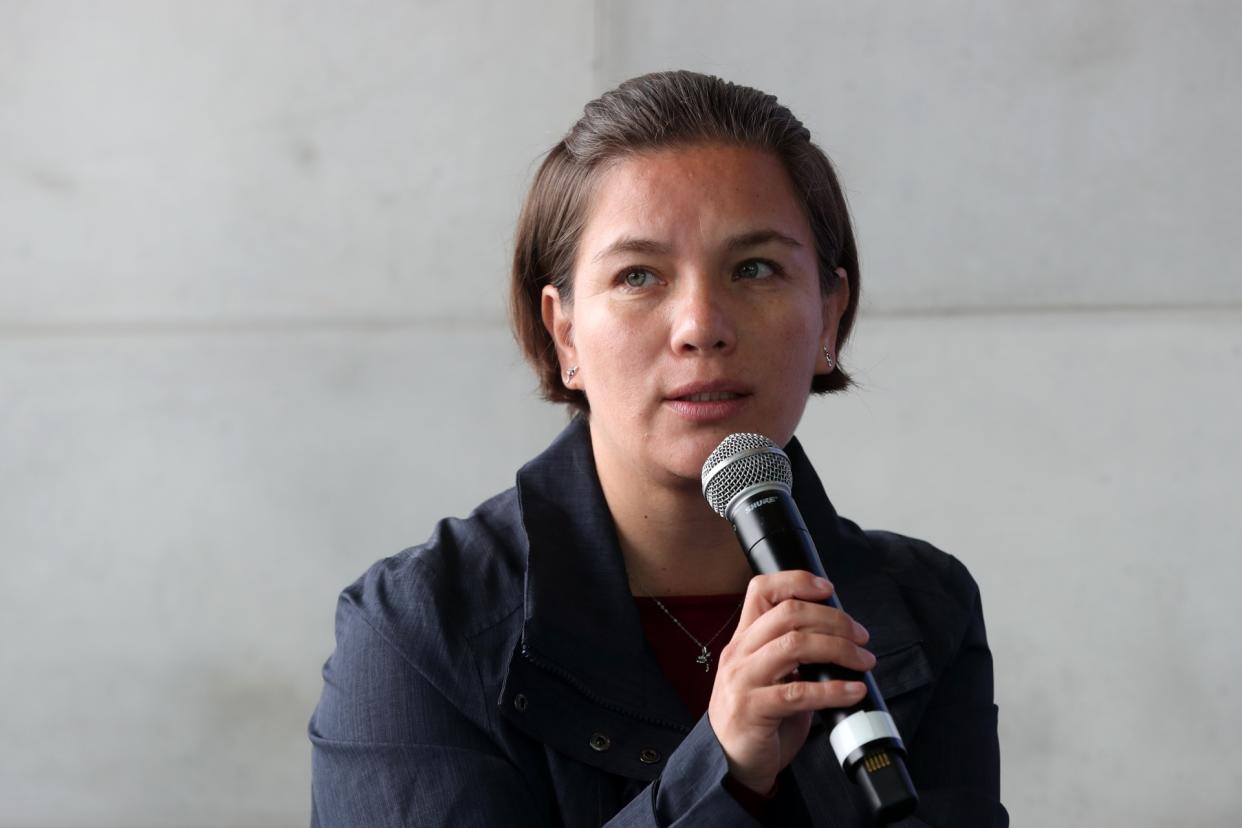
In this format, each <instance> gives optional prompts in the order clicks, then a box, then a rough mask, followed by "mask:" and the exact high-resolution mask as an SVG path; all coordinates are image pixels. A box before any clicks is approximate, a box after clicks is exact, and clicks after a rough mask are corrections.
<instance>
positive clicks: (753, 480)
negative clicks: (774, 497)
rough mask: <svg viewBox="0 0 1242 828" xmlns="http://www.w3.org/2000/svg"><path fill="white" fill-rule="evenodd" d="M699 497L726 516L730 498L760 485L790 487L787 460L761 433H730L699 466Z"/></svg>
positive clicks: (789, 470) (788, 488)
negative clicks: (701, 496)
mask: <svg viewBox="0 0 1242 828" xmlns="http://www.w3.org/2000/svg"><path fill="white" fill-rule="evenodd" d="M702 479H703V496H704V497H705V498H707V502H708V504H709V505H710V506H711V507H712V510H713V511H715V512H716V514H718V515H720V516H721V517H723V518H728V517H729V515H728V514H727V513H726V512H727V510H728V508H729V504H730V503H731V502H732V501H733V498H735V497H737V495H738V494H739V493H741V492H743V491H745V490H746V489H749V488H752V487H753V486H757V485H760V484H763V483H767V484H771V485H774V486H778V487H781V488H784V489H785V490H786V491H789V490H790V489H791V488H792V486H793V470H792V469H791V468H790V465H789V457H787V456H786V455H785V452H783V451H781V449H780V446H778V445H776V443H773V442H772V441H771V440H769V439H768V438H767V437H764V436H763V435H762V434H746V433H738V434H730V435H729V436H728V437H726V438H724V439H723V440H721V441H720V445H718V446H716V449H715V450H714V451H713V452H712V453H711V454H710V455H708V457H707V461H706V462H705V463H704V464H703V478H702Z"/></svg>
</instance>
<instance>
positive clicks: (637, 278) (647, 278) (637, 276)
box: [621, 268, 659, 289]
mask: <svg viewBox="0 0 1242 828" xmlns="http://www.w3.org/2000/svg"><path fill="white" fill-rule="evenodd" d="M621 278H622V281H623V282H624V284H625V286H626V287H627V288H635V289H637V288H645V287H651V286H652V285H654V284H655V283H656V282H658V281H659V280H658V279H656V275H655V274H654V273H652V272H651V271H650V270H643V269H642V268H635V269H634V270H629V271H626V273H625V275H624V276H622V277H621Z"/></svg>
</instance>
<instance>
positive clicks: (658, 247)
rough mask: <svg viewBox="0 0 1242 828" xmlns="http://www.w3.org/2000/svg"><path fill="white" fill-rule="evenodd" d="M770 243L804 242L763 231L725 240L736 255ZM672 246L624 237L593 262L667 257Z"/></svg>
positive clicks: (596, 256) (730, 250) (729, 250)
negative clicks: (617, 257)
mask: <svg viewBox="0 0 1242 828" xmlns="http://www.w3.org/2000/svg"><path fill="white" fill-rule="evenodd" d="M769 242H778V243H780V244H783V245H785V246H786V247H802V242H800V241H798V240H797V239H795V238H792V237H790V236H786V235H785V234H784V233H781V232H779V231H777V230H771V229H763V230H751V231H750V232H748V233H742V234H740V235H737V236H730V237H729V238H728V239H726V240H725V250H726V251H728V252H729V253H736V252H738V251H739V250H745V249H746V248H748V247H758V246H759V245H761V244H767V243H769ZM672 249H673V248H672V245H669V244H666V243H665V242H658V241H654V240H652V239H640V238H635V237H633V236H622V237H621V238H619V239H617V240H616V241H615V242H613V243H612V244H610V245H608V246H607V247H605V248H604V249H603V250H601V251H600V252H598V253H596V254H595V257H594V258H592V259H591V261H592V262H598V261H599V260H600V259H605V258H607V257H609V256H615V255H617V254H618V253H647V254H649V255H654V256H666V255H668V254H669V253H670V252H672Z"/></svg>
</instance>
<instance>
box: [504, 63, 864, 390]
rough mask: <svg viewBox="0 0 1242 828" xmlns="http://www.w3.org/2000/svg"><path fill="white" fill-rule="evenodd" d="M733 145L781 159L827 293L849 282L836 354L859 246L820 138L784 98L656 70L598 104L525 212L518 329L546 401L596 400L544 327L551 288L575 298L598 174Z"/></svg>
mask: <svg viewBox="0 0 1242 828" xmlns="http://www.w3.org/2000/svg"><path fill="white" fill-rule="evenodd" d="M705 143H717V144H721V143H722V144H733V145H740V146H745V147H750V148H753V149H758V150H763V151H767V152H771V153H773V154H774V155H776V156H777V157H778V158H780V160H781V163H782V164H784V166H785V169H786V171H788V173H789V177H790V178H791V179H792V181H793V184H794V189H795V191H796V192H797V193H798V194H799V196H801V198H802V203H803V206H804V207H805V209H806V212H807V217H808V218H809V220H810V225H811V230H812V232H813V233H814V235H815V246H816V254H817V256H818V259H819V276H820V285H821V288H822V290H824V291H830V290H833V289H834V288H835V287H836V282H837V279H838V277H837V275H836V270H837V268H844V269H845V272H846V276H847V278H848V280H849V290H850V295H849V303H848V305H847V306H846V309H845V313H844V315H842V317H841V324H840V326H839V327H838V328H837V342H836V345H837V354H838V355H839V354H840V349H841V346H842V345H843V344H844V343H845V341H846V339H847V338H848V337H849V334H850V329H851V328H852V327H853V324H854V315H855V312H856V311H857V309H858V290H859V280H858V275H859V274H858V249H857V248H856V247H855V244H854V230H853V227H852V226H851V224H850V216H849V212H848V210H847V209H846V205H845V196H844V194H843V193H842V192H841V186H840V184H838V183H837V175H836V171H835V170H833V167H832V162H831V161H829V160H828V156H826V155H825V154H824V152H823V150H821V149H820V148H819V147H817V146H816V145H815V144H814V143H812V141H811V133H810V132H809V131H808V130H807V128H806V127H804V126H803V125H802V122H801V121H799V120H798V119H797V118H796V117H794V115H793V113H792V112H790V111H789V109H788V108H787V107H785V106H782V105H781V104H780V103H778V102H777V100H776V97H775V96H773V95H768V94H766V93H764V92H760V91H759V90H758V89H752V88H750V87H748V86H739V85H738V84H734V83H729V82H728V81H724V80H721V79H720V78H717V77H713V76H710V75H701V74H698V73H697V72H687V71H678V72H655V73H653V74H650V75H642V76H641V77H637V78H633V79H631V80H628V81H626V82H625V83H623V84H621V85H620V86H618V87H617V88H616V89H613V90H611V91H609V92H605V93H604V94H603V95H601V96H600V97H599V98H597V99H596V100H593V101H591V102H590V103H588V104H587V105H586V107H585V108H584V110H583V115H582V118H580V119H579V120H578V122H577V123H576V124H574V126H573V128H572V129H570V130H569V133H568V134H567V135H566V136H565V137H564V138H563V139H561V141H560V142H559V143H558V144H557V145H556V146H554V147H552V149H551V150H550V151H549V152H548V154H547V155H546V156H545V157H544V159H543V163H542V164H541V165H540V167H539V171H538V172H537V173H536V174H535V179H534V181H533V182H532V183H531V186H530V191H529V192H528V193H527V195H526V201H525V202H524V203H523V205H522V213H521V216H520V217H519V218H518V225H517V236H516V241H515V245H514V246H515V249H514V254H513V274H512V284H511V286H510V287H511V291H512V294H511V307H510V311H511V314H512V321H513V330H514V334H515V336H516V337H517V341H518V344H519V345H520V346H521V348H522V350H523V352H524V353H525V355H526V358H527V359H528V360H530V362H531V364H532V365H533V366H534V368H535V371H536V373H538V374H539V382H540V386H541V390H542V391H543V396H544V398H545V399H548V400H550V401H552V402H565V403H569V404H570V405H572V406H574V407H575V408H577V409H580V410H582V411H586V410H588V409H589V406H588V404H587V399H586V395H585V394H583V393H582V392H581V391H576V390H573V389H569V388H566V387H565V386H564V384H563V383H562V382H561V368H560V364H559V362H558V360H557V356H556V347H555V344H554V343H553V340H552V336H551V334H550V333H548V330H547V329H546V328H545V327H544V325H543V315H542V311H541V305H542V301H543V300H542V295H543V288H544V286H545V285H554V286H555V287H556V288H557V290H558V291H560V295H561V300H562V301H563V302H570V301H572V298H573V280H572V278H571V277H572V270H573V263H574V259H575V257H576V256H577V252H578V241H579V239H580V237H581V236H582V228H583V225H584V224H585V222H586V210H587V205H588V202H589V200H590V196H591V189H592V185H593V183H594V180H595V177H596V173H597V171H599V170H600V169H601V168H602V167H603V166H604V165H606V164H607V163H608V162H610V161H613V160H615V159H617V158H620V157H623V156H626V155H630V154H633V153H637V152H640V151H643V150H654V149H665V148H671V147H678V146H688V145H695V144H705ZM849 385H850V378H849V375H848V374H846V373H845V371H844V370H842V368H841V365H840V362H839V361H838V364H837V368H836V370H835V371H833V372H832V373H830V374H826V375H816V376H815V378H814V380H813V381H812V383H811V388H810V391H811V392H813V393H816V394H823V393H827V392H830V391H839V390H841V389H843V388H847V387H849Z"/></svg>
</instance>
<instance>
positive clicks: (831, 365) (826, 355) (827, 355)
mask: <svg viewBox="0 0 1242 828" xmlns="http://www.w3.org/2000/svg"><path fill="white" fill-rule="evenodd" d="M824 359H825V360H826V361H827V362H828V370H829V371H831V370H832V369H833V368H835V367H836V365H837V364H836V362H834V361H833V359H832V354H831V353H830V352H829V350H828V349H827V348H824Z"/></svg>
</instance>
